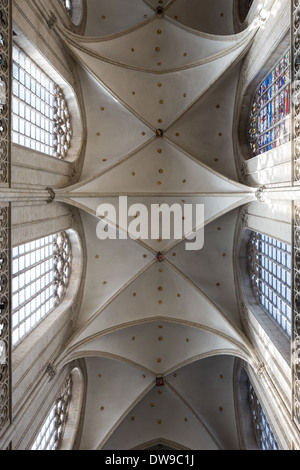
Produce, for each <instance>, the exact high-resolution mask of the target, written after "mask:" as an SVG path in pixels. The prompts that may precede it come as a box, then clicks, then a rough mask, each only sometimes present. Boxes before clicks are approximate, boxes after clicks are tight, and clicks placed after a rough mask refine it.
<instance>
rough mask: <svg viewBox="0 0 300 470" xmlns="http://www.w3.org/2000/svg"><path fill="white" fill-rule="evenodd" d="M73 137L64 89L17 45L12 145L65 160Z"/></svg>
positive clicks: (14, 58) (14, 73)
mask: <svg viewBox="0 0 300 470" xmlns="http://www.w3.org/2000/svg"><path fill="white" fill-rule="evenodd" d="M71 136H72V129H71V118H70V113H69V110H68V106H67V102H66V100H65V97H64V94H63V92H62V90H61V88H60V87H59V86H58V85H56V84H55V82H54V81H53V80H52V79H51V78H50V77H49V76H48V75H47V74H46V73H45V72H43V70H42V69H41V68H40V67H39V66H38V65H37V64H36V63H35V62H34V61H33V60H32V59H31V58H30V57H29V56H28V55H27V54H25V52H24V51H22V49H20V48H19V47H18V46H17V45H16V44H14V45H13V79H12V142H14V143H16V144H19V145H23V146H25V147H28V148H30V149H32V150H37V151H39V152H42V153H45V154H47V155H51V156H54V157H57V158H60V159H64V158H66V156H67V153H68V150H69V148H70V145H71Z"/></svg>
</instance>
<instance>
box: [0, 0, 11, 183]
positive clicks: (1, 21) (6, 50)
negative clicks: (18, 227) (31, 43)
mask: <svg viewBox="0 0 300 470" xmlns="http://www.w3.org/2000/svg"><path fill="white" fill-rule="evenodd" d="M10 3H11V2H9V0H3V1H2V2H1V7H0V184H1V185H2V184H7V183H8V182H9V159H10V145H9V139H10V110H11V72H10V71H11V47H12V46H11V44H12V41H11V11H10V8H11V6H10Z"/></svg>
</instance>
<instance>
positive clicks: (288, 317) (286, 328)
mask: <svg viewBox="0 0 300 470" xmlns="http://www.w3.org/2000/svg"><path fill="white" fill-rule="evenodd" d="M270 240H273V241H275V242H276V244H279V246H278V245H275V244H273V243H272V242H270ZM262 243H264V244H266V245H268V247H272V249H273V251H275V253H276V257H277V252H279V251H280V252H284V253H285V254H286V264H285V265H284V264H282V263H279V262H278V261H276V260H275V259H274V258H272V257H270V256H269V255H266V254H265V253H263V251H262V250H261V247H260V245H261V244H262ZM280 244H281V245H282V246H284V247H285V248H287V249H284V248H282V246H281V247H280ZM247 256H248V274H249V279H250V285H251V289H252V293H253V295H254V297H255V299H256V302H257V304H258V305H259V306H260V307H261V308H262V310H263V311H264V312H265V313H266V314H267V315H268V318H271V319H272V320H273V321H274V323H275V324H276V325H277V326H278V327H279V328H280V331H282V332H283V333H284V334H285V336H286V337H287V338H288V339H289V340H291V335H292V248H291V246H290V245H289V244H288V243H284V242H281V241H280V240H278V239H276V238H274V237H271V236H267V235H264V234H262V233H260V232H254V231H252V232H251V234H250V237H249V241H248V246H247ZM262 259H263V260H264V262H262ZM288 259H290V262H289V263H288ZM266 262H267V263H268V265H270V264H271V265H272V269H273V264H274V265H275V266H276V271H277V269H278V271H279V270H280V269H281V270H282V271H283V270H284V271H285V272H286V273H287V277H286V279H289V283H288V281H286V282H283V281H282V280H281V279H279V278H278V277H277V272H276V274H274V272H272V271H271V270H269V266H268V267H266ZM262 265H264V266H262ZM262 273H264V275H263V276H262ZM266 277H268V278H270V277H271V280H272V284H271V283H269V279H268V280H266ZM280 283H281V284H283V285H284V287H285V289H286V294H288V289H289V290H290V300H289V298H288V295H287V296H286V297H284V296H283V295H281V293H280V292H279V291H278V290H277V285H278V284H280ZM274 284H275V285H276V287H275V288H274ZM262 285H264V287H263V288H262ZM266 290H268V294H270V297H269V298H268V297H267V295H266ZM269 291H270V292H269ZM263 299H264V301H263ZM267 302H268V305H267V306H266V303H267ZM274 302H275V303H274ZM269 304H271V305H270V310H268V307H269ZM284 306H285V307H286V311H283V310H282V309H281V307H282V308H284ZM279 309H280V310H279ZM273 310H274V311H275V312H274V313H273ZM279 319H280V321H279ZM284 322H285V323H284Z"/></svg>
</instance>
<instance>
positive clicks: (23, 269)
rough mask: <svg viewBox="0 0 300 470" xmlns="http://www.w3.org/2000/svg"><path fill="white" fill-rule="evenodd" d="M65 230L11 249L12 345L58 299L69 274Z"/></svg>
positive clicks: (51, 308)
mask: <svg viewBox="0 0 300 470" xmlns="http://www.w3.org/2000/svg"><path fill="white" fill-rule="evenodd" d="M71 267H72V250H71V243H70V240H69V237H68V235H67V234H66V232H62V233H59V234H56V235H50V236H47V237H44V238H41V239H38V240H35V241H33V242H29V243H26V244H24V245H19V246H18V247H16V248H13V250H12V343H13V345H14V346H15V345H16V344H17V343H18V342H19V341H20V340H21V339H22V338H23V337H24V336H25V335H27V334H28V333H29V332H30V331H31V330H32V329H33V328H34V327H35V326H36V325H37V324H38V323H39V322H40V321H41V320H42V319H43V318H44V317H45V316H46V315H47V314H48V313H50V312H51V311H52V310H53V309H54V308H55V307H56V306H58V305H59V304H60V302H61V301H62V299H63V297H64V295H65V293H66V290H67V287H68V284H69V279H70V275H71Z"/></svg>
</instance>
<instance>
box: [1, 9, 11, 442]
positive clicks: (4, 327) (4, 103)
mask: <svg viewBox="0 0 300 470" xmlns="http://www.w3.org/2000/svg"><path fill="white" fill-rule="evenodd" d="M11 3H12V2H10V1H9V0H2V1H1V4H0V186H3V187H8V186H9V181H10V175H9V173H10V168H9V166H10V129H11V124H10V122H11V79H12V77H11V48H12V20H11ZM10 245H11V244H10V207H9V205H8V204H4V205H3V206H0V343H1V344H0V434H2V432H4V431H5V429H6V427H8V426H9V424H10V422H11V411H10V409H11V392H12V390H11V370H10V368H11V366H10V364H11V320H10V310H11V305H10V272H11V267H10V265H11V261H10V250H11V246H10Z"/></svg>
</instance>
